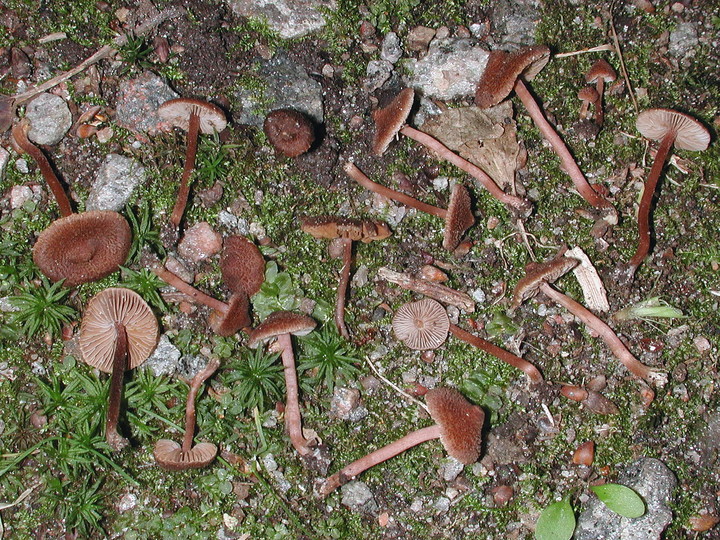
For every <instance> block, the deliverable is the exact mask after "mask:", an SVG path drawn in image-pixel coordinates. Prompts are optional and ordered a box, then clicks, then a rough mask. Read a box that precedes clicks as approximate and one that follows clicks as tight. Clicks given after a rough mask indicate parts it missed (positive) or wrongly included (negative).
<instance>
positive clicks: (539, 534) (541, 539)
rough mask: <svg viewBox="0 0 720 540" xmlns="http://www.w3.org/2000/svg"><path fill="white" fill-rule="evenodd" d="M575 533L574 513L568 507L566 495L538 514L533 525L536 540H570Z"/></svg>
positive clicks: (568, 500) (568, 498)
mask: <svg viewBox="0 0 720 540" xmlns="http://www.w3.org/2000/svg"><path fill="white" fill-rule="evenodd" d="M574 531H575V512H574V511H573V508H572V506H571V505H570V496H569V495H568V496H567V497H565V498H564V499H563V500H561V501H557V502H554V503H552V504H550V505H548V506H546V507H545V509H544V510H543V511H542V512H540V517H539V518H538V520H537V523H536V525H535V538H537V539H538V540H570V538H572V535H573V532H574Z"/></svg>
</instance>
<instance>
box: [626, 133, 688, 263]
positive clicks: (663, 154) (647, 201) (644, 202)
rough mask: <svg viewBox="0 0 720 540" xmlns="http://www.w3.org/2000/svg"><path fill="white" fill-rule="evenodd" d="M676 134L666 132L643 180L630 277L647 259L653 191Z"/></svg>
mask: <svg viewBox="0 0 720 540" xmlns="http://www.w3.org/2000/svg"><path fill="white" fill-rule="evenodd" d="M676 135H677V133H676V132H675V131H670V132H668V134H667V135H665V137H663V139H662V141H661V142H660V147H659V148H658V151H657V155H656V156H655V162H654V163H653V166H652V169H650V174H649V175H648V177H647V180H645V187H644V188H643V194H642V198H641V199H640V207H639V208H638V216H637V217H638V247H637V250H636V251H635V255H633V257H632V259H630V264H629V266H630V275H633V274H634V273H635V270H636V269H637V267H638V266H640V264H641V263H642V262H643V260H644V259H645V257H647V254H648V252H649V251H650V207H651V206H652V200H653V196H654V195H655V189H656V188H657V183H658V180H659V179H660V174H661V173H662V170H663V167H664V166H665V160H666V159H667V156H668V154H669V153H670V149H671V148H672V146H673V144H674V143H675V137H676Z"/></svg>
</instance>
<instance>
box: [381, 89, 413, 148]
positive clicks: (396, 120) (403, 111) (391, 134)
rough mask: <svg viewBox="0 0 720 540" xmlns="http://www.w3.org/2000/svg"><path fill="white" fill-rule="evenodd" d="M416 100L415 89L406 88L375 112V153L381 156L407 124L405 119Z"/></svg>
mask: <svg viewBox="0 0 720 540" xmlns="http://www.w3.org/2000/svg"><path fill="white" fill-rule="evenodd" d="M414 101H415V90H413V89H412V88H405V89H404V90H402V91H401V92H400V93H399V94H398V95H397V96H395V98H393V100H392V101H391V102H390V103H388V104H387V105H386V106H385V107H383V108H382V109H377V110H375V111H374V112H373V120H375V136H374V137H373V143H372V151H373V154H375V155H376V156H381V155H383V154H384V153H385V150H387V148H388V146H390V143H391V142H392V140H393V138H395V135H397V134H398V132H399V131H400V129H401V128H402V127H403V125H405V120H407V117H408V115H409V114H410V110H411V109H412V106H413V102H414Z"/></svg>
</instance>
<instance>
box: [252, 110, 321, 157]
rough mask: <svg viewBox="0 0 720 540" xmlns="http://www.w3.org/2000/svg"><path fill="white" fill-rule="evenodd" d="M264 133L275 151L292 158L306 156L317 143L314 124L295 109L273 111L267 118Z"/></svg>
mask: <svg viewBox="0 0 720 540" xmlns="http://www.w3.org/2000/svg"><path fill="white" fill-rule="evenodd" d="M263 131H264V132H265V135H266V136H267V138H268V140H269V141H270V144H272V145H273V147H274V148H275V150H277V151H278V152H280V153H281V154H283V155H285V156H287V157H291V158H294V157H297V156H299V155H300V154H304V153H305V152H307V151H308V150H309V149H310V147H311V146H312V144H313V142H315V130H314V129H313V125H312V122H311V121H310V119H309V118H308V117H307V116H305V115H304V114H303V113H301V112H300V111H295V110H293V109H276V110H274V111H272V112H271V113H270V114H268V115H267V117H266V118H265V122H264V123H263Z"/></svg>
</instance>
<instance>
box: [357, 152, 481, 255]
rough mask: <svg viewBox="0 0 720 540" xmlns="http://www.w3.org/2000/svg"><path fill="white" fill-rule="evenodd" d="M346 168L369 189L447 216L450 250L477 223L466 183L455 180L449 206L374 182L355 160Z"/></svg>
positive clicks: (445, 241)
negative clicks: (436, 203)
mask: <svg viewBox="0 0 720 540" xmlns="http://www.w3.org/2000/svg"><path fill="white" fill-rule="evenodd" d="M345 172H346V173H347V175H348V176H349V177H350V178H352V179H353V180H355V181H356V182H357V183H358V184H360V185H361V186H362V187H364V188H365V189H369V190H370V191H373V192H375V193H379V194H380V195H383V196H384V197H387V198H388V199H392V200H394V201H397V202H399V203H402V204H404V205H406V206H410V207H412V208H415V209H416V210H419V211H421V212H425V213H427V214H431V215H433V216H437V217H439V218H441V219H443V220H445V229H444V232H443V248H445V249H447V250H448V251H454V250H455V248H457V246H458V244H459V243H460V240H461V239H462V235H463V233H464V232H465V231H466V230H467V229H469V228H470V227H472V225H473V224H474V223H475V216H474V215H473V213H472V207H471V202H470V193H469V192H468V190H467V188H466V187H465V186H463V185H462V184H455V185H454V186H453V190H452V192H451V194H450V203H449V204H448V207H447V209H445V208H439V207H437V206H433V205H431V204H427V203H424V202H421V201H418V200H417V199H415V198H413V197H410V196H409V195H406V194H404V193H401V192H399V191H395V190H394V189H390V188H387V187H385V186H382V185H380V184H378V183H377V182H373V181H372V180H370V179H369V178H368V177H367V176H365V174H364V173H363V172H362V171H361V170H360V169H358V167H357V166H356V165H355V164H354V163H352V162H348V163H346V164H345Z"/></svg>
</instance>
